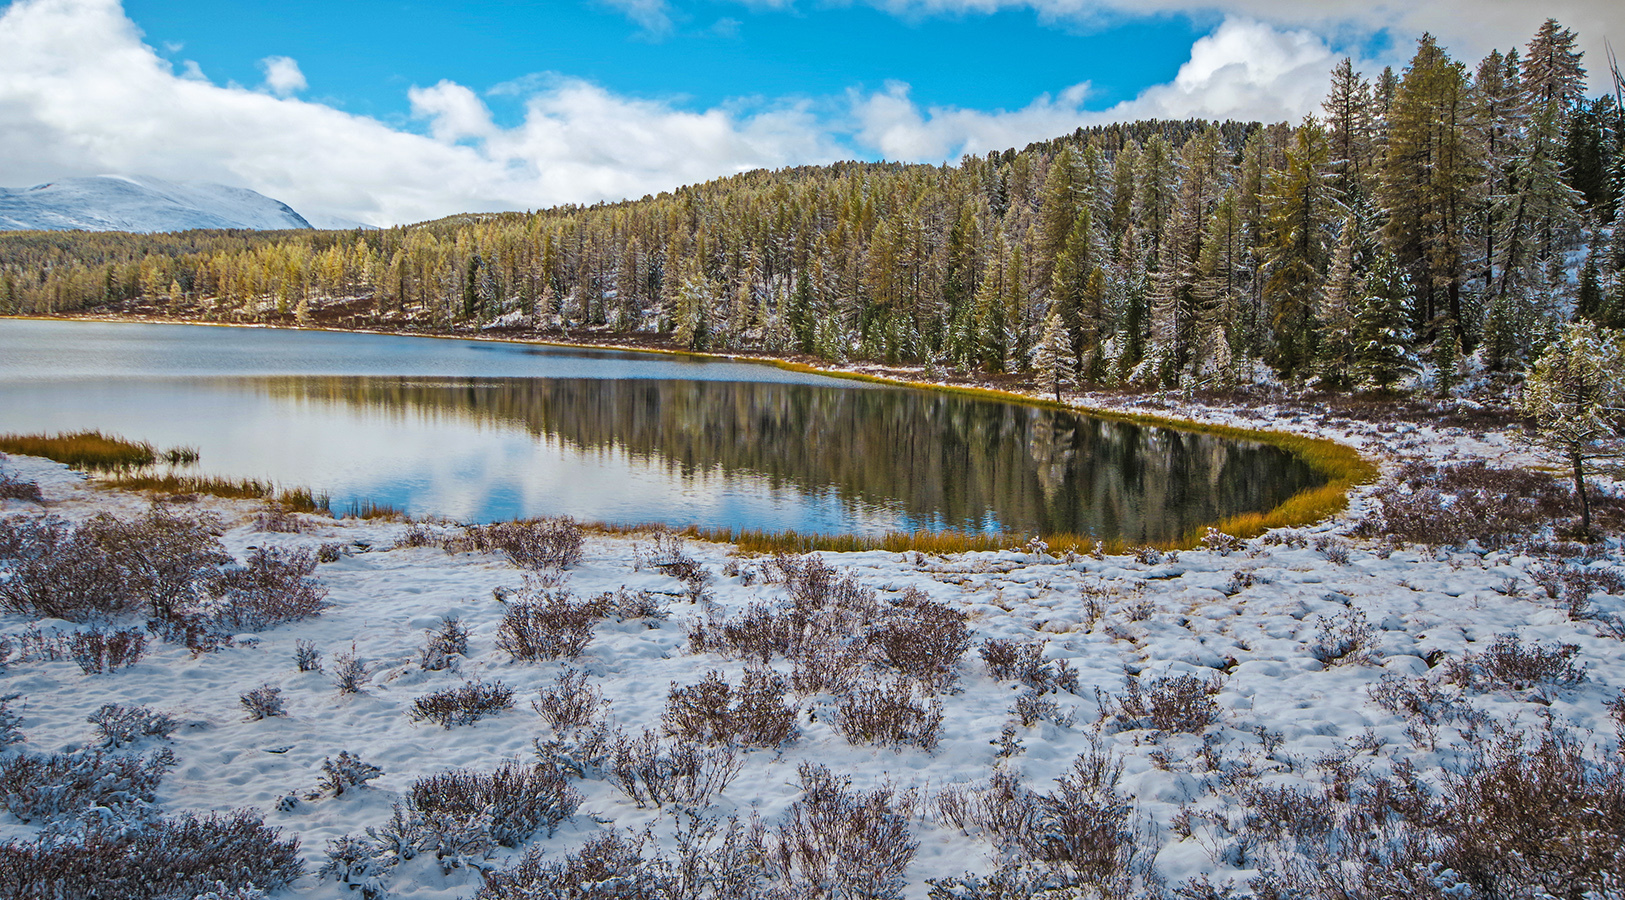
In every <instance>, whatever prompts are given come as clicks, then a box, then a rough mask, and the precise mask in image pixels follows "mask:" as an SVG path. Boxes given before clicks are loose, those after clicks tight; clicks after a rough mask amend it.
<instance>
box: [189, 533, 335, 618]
mask: <svg viewBox="0 0 1625 900" xmlns="http://www.w3.org/2000/svg"><path fill="white" fill-rule="evenodd" d="M315 571H316V557H315V555H314V554H312V553H311V552H310V551H309V550H283V549H279V548H275V547H272V548H259V547H255V548H252V549H250V550H249V552H248V563H247V564H246V565H244V566H239V567H234V568H231V569H227V570H226V571H224V572H222V573H221V574H220V578H219V581H218V583H217V585H216V592H217V595H218V602H217V603H216V604H215V605H213V606H212V607H211V608H210V609H209V618H210V619H211V620H213V622H215V623H217V625H218V627H221V628H224V629H227V630H230V631H263V630H265V629H267V628H274V627H276V626H278V625H281V624H283V623H285V622H297V621H299V620H301V619H308V618H311V617H313V616H318V615H321V612H322V610H323V609H324V608H326V606H327V588H325V587H323V586H322V584H321V583H320V582H318V581H317V580H316V579H314V578H311V577H310V576H311V574H312V573H313V572H315Z"/></svg>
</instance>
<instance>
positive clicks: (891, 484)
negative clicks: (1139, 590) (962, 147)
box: [0, 319, 1322, 542]
mask: <svg viewBox="0 0 1625 900" xmlns="http://www.w3.org/2000/svg"><path fill="white" fill-rule="evenodd" d="M87 428H90V429H100V430H102V431H104V432H108V433H114V434H118V435H121V436H124V437H127V438H131V439H135V440H145V441H150V442H152V443H153V444H155V445H157V446H158V447H160V448H165V447H171V446H178V445H186V446H192V447H196V448H198V449H199V450H200V451H201V453H202V461H201V462H200V463H199V464H198V465H197V466H196V467H194V469H192V470H190V471H195V472H198V473H200V474H208V475H222V476H227V477H232V478H238V477H247V478H258V479H263V480H270V481H274V482H276V483H277V484H278V485H280V486H284V487H294V486H300V487H308V488H310V489H312V490H313V491H316V492H318V493H326V494H328V495H329V496H330V497H331V498H332V502H333V506H334V508H335V509H337V510H343V509H345V508H346V507H347V506H348V505H350V504H352V503H356V502H361V501H373V502H377V503H384V504H388V505H390V506H393V507H395V508H398V509H402V510H405V511H407V512H409V513H411V514H412V515H415V516H442V517H446V518H450V519H454V520H457V521H462V522H491V521H500V520H506V519H513V518H521V517H531V516H544V515H560V514H567V515H571V516H574V517H576V518H578V519H582V520H587V521H600V522H611V523H620V524H632V523H641V522H664V523H667V524H669V525H673V526H679V527H680V526H686V525H699V526H703V527H714V528H744V529H762V530H767V531H782V530H786V529H794V530H796V531H801V532H806V533H819V534H834V533H857V534H878V533H883V532H887V531H896V530H905V531H913V530H920V529H925V530H945V529H956V530H972V531H1010V532H1015V533H1053V532H1075V533H1079V534H1089V535H1093V536H1095V537H1098V538H1102V539H1110V538H1122V539H1124V540H1127V541H1130V542H1146V541H1156V540H1163V539H1168V538H1176V537H1179V536H1180V535H1183V534H1184V533H1186V532H1187V531H1189V530H1190V529H1191V528H1193V527H1196V526H1198V525H1200V524H1202V523H1206V522H1215V521H1217V520H1219V519H1221V518H1224V517H1225V516H1228V515H1232V514H1235V513H1240V512H1247V511H1253V510H1265V509H1269V508H1271V507H1273V506H1275V505H1277V504H1279V503H1280V502H1281V501H1283V500H1285V499H1286V498H1287V497H1289V496H1291V495H1292V494H1295V493H1297V492H1298V491H1300V490H1303V489H1305V488H1308V487H1313V486H1315V485H1318V484H1320V483H1321V481H1322V479H1321V478H1320V477H1319V476H1317V475H1316V474H1315V473H1314V472H1312V471H1311V470H1310V469H1309V468H1308V466H1306V465H1305V464H1303V463H1302V462H1301V461H1299V460H1297V459H1296V458H1294V457H1292V456H1291V455H1289V454H1287V453H1285V452H1284V451H1281V450H1279V449H1277V448H1274V447H1270V446H1267V445H1263V444H1257V443H1252V442H1240V441H1232V440H1226V439H1221V438H1216V437H1213V436H1209V435H1200V434H1193V433H1189V432H1182V431H1178V430H1174V429H1168V428H1153V427H1146V426H1140V425H1133V424H1126V423H1119V422H1111V421H1105V420H1101V419H1094V418H1090V417H1088V416H1085V415H1081V414H1075V413H1069V412H1064V411H1060V410H1052V409H1045V408H1041V407H1036V406H1029V405H1025V404H1020V403H1010V402H1002V401H998V400H992V399H984V398H973V397H966V396H959V395H954V394H949V393H945V392H938V391H928V390H922V389H915V388H906V387H893V386H885V385H874V384H868V383H864V382H859V381H854V380H850V379H838V378H831V377H826V376H822V375H815V374H807V373H800V372H791V371H788V370H785V369H780V368H776V367H773V366H768V365H762V364H756V363H748V362H738V361H732V360H718V359H704V358H694V357H686V356H672V355H665V354H652V353H633V352H620V351H607V350H590V349H579V348H569V347H552V346H544V345H536V344H521V343H508V342H497V341H472V340H445V339H434V338H414V337H396V336H388V335H369V334H346V333H335V332H314V331H290V330H276V329H258V328H225V327H214V326H197V325H151V324H118V323H100V322H51V321H29V320H15V319H13V320H0V432H39V431H51V432H55V431H70V430H81V429H87Z"/></svg>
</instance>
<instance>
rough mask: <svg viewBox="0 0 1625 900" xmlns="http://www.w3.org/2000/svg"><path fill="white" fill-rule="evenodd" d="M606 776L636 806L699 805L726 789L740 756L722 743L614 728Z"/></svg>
mask: <svg viewBox="0 0 1625 900" xmlns="http://www.w3.org/2000/svg"><path fill="white" fill-rule="evenodd" d="M609 760H610V770H609V774H610V778H611V780H612V781H613V782H614V783H615V786H616V787H618V788H620V789H621V792H622V793H624V794H626V796H627V797H629V798H631V800H632V802H634V803H636V804H637V805H638V807H639V808H640V809H641V808H644V807H646V806H649V805H651V804H652V805H654V806H656V807H663V806H666V805H667V804H674V805H677V806H686V807H703V806H705V805H707V804H708V803H710V802H711V798H712V797H713V796H715V795H717V794H720V793H722V792H723V791H725V790H727V789H728V785H729V784H731V783H732V782H733V780H734V778H736V777H737V776H738V775H739V770H740V768H741V767H742V766H743V765H744V759H743V758H742V757H741V756H739V754H738V753H736V752H735V751H734V748H733V747H731V746H729V745H727V744H722V745H719V746H714V747H706V746H701V745H700V744H697V743H695V742H693V741H688V740H683V739H680V738H679V739H677V740H674V741H671V742H666V741H662V740H661V739H660V737H659V736H658V735H656V734H655V733H654V732H651V731H644V732H643V734H642V736H641V737H636V738H629V737H627V736H626V735H625V734H621V733H617V734H616V735H615V743H614V746H613V748H612V749H611V750H610V753H609Z"/></svg>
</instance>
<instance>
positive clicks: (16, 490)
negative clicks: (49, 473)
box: [0, 472, 45, 503]
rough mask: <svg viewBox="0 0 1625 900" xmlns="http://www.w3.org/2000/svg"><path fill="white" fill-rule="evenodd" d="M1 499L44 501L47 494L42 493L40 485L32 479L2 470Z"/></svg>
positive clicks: (0, 473) (0, 482)
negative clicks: (28, 479) (24, 478)
mask: <svg viewBox="0 0 1625 900" xmlns="http://www.w3.org/2000/svg"><path fill="white" fill-rule="evenodd" d="M0 500H24V501H27V502H29V503H44V502H45V495H44V494H41V493H40V489H39V485H37V484H35V483H34V482H32V481H24V480H23V479H21V478H18V477H16V476H14V475H9V474H7V473H5V472H0Z"/></svg>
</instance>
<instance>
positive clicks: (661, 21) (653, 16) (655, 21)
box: [604, 0, 672, 37]
mask: <svg viewBox="0 0 1625 900" xmlns="http://www.w3.org/2000/svg"><path fill="white" fill-rule="evenodd" d="M604 3H606V4H608V5H609V6H612V7H614V8H615V9H618V10H620V11H621V12H622V13H623V14H625V16H626V17H627V18H628V19H631V20H632V21H633V22H634V23H635V24H636V25H637V26H638V27H640V28H642V29H643V30H644V32H645V33H646V34H648V35H651V36H653V37H664V36H665V35H668V34H670V33H671V30H672V21H671V9H670V8H669V7H667V6H666V0H604Z"/></svg>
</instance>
